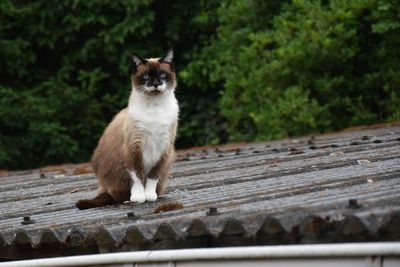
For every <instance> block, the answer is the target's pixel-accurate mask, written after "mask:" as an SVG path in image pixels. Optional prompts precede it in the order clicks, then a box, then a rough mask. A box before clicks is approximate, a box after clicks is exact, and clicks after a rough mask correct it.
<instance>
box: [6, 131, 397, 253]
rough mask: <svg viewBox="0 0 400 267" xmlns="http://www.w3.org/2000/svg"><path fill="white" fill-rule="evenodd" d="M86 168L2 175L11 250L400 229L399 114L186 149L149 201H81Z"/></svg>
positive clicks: (342, 235) (310, 237)
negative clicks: (392, 122) (385, 120)
mask: <svg viewBox="0 0 400 267" xmlns="http://www.w3.org/2000/svg"><path fill="white" fill-rule="evenodd" d="M80 168H81V169H80V170H78V171H76V170H71V171H67V172H60V171H57V170H49V171H47V172H45V171H36V172H17V173H9V175H8V176H4V177H0V259H17V258H18V259H23V258H41V257H53V256H65V255H82V254H95V253H104V252H116V251H138V250H149V249H174V248H189V247H191V248H195V247H221V246H237V245H240V246H246V245H272V244H304V243H332V242H368V241H395V240H397V241H399V240H400V197H399V196H400V126H390V127H384V128H377V129H361V130H357V131H351V132H342V133H336V134H329V135H323V136H317V137H305V138H299V139H291V140H284V141H280V142H279V141H273V142H265V143H255V144H239V145H236V146H225V147H216V148H205V149H198V150H192V151H187V152H185V153H180V154H179V155H178V159H177V162H176V163H175V164H174V166H173V169H172V177H171V180H170V183H169V187H168V189H167V191H166V193H165V194H164V195H163V196H162V197H160V198H159V200H157V201H156V202H149V203H144V204H132V203H125V204H121V205H114V206H106V207H102V208H96V209H89V210H83V211H80V210H78V209H77V208H76V207H75V205H74V203H75V202H76V201H77V200H79V199H83V198H90V197H93V196H94V195H95V192H96V189H97V184H96V179H95V176H94V174H93V173H91V171H90V167H88V166H80Z"/></svg>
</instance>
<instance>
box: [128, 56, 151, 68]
mask: <svg viewBox="0 0 400 267" xmlns="http://www.w3.org/2000/svg"><path fill="white" fill-rule="evenodd" d="M131 59H132V63H133V65H134V66H135V69H136V68H137V67H139V65H140V64H145V63H146V62H147V60H146V59H144V58H142V57H141V56H139V55H138V54H135V53H132V54H131Z"/></svg>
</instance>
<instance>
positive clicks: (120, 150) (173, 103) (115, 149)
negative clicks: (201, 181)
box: [76, 49, 179, 209]
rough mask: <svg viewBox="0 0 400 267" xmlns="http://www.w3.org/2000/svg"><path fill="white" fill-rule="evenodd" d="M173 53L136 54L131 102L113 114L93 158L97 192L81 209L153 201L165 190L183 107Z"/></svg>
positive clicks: (134, 57) (79, 202)
mask: <svg viewBox="0 0 400 267" xmlns="http://www.w3.org/2000/svg"><path fill="white" fill-rule="evenodd" d="M173 56H174V54H173V51H172V49H170V50H169V51H168V52H167V53H166V55H165V56H164V57H162V58H150V59H143V58H141V57H140V56H138V55H136V54H133V55H132V61H133V65H134V69H133V72H132V79H131V80H132V91H131V95H130V98H129V104H128V107H127V108H125V109H123V110H121V111H120V112H119V113H118V114H117V115H116V116H115V118H114V119H113V120H112V122H111V123H110V124H109V125H108V126H107V128H106V130H105V132H104V134H103V136H102V137H101V138H100V140H99V144H98V146H97V148H96V150H95V151H94V154H93V157H92V164H93V168H94V170H95V173H96V176H97V181H98V186H99V188H98V191H97V196H96V197H95V198H94V199H90V200H89V199H85V200H80V201H78V202H77V203H76V206H77V207H78V208H79V209H88V208H94V207H100V206H105V205H110V204H116V203H122V202H124V201H127V200H130V201H131V202H135V203H143V202H145V201H155V200H156V199H157V196H159V195H160V194H162V192H163V190H164V188H165V186H166V182H167V180H168V172H169V169H170V166H171V164H172V161H173V158H174V142H175V136H176V129H177V124H178V112H179V108H178V102H177V100H176V98H175V94H174V91H175V87H176V75H175V70H174V67H173Z"/></svg>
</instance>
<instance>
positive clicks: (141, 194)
mask: <svg viewBox="0 0 400 267" xmlns="http://www.w3.org/2000/svg"><path fill="white" fill-rule="evenodd" d="M129 174H130V175H131V178H132V182H133V183H132V188H131V198H130V200H131V202H135V203H144V202H145V201H146V197H145V190H144V186H143V183H142V181H141V180H140V179H139V178H138V177H137V175H136V172H135V171H130V172H129Z"/></svg>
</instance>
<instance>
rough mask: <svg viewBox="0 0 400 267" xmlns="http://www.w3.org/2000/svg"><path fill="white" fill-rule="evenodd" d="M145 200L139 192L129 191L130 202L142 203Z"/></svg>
mask: <svg viewBox="0 0 400 267" xmlns="http://www.w3.org/2000/svg"><path fill="white" fill-rule="evenodd" d="M145 201H146V197H145V195H144V194H143V193H141V192H131V202H134V203H144V202H145Z"/></svg>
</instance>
